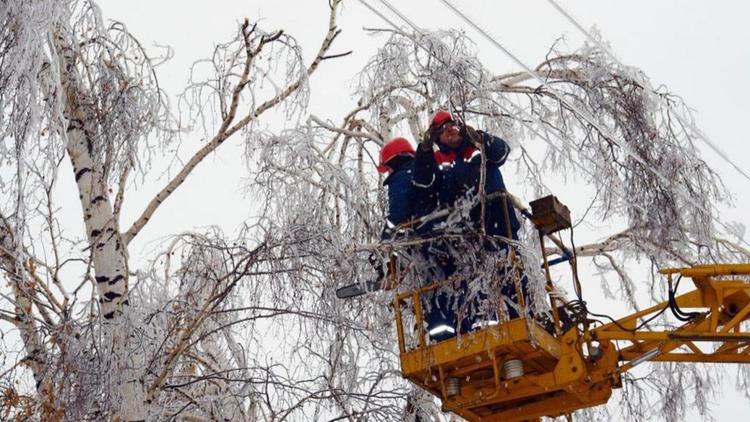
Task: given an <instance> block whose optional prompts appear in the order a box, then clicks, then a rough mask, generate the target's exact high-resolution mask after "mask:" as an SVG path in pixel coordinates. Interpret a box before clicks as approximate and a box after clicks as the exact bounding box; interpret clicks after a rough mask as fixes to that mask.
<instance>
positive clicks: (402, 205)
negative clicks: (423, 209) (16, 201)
mask: <svg viewBox="0 0 750 422" xmlns="http://www.w3.org/2000/svg"><path fill="white" fill-rule="evenodd" d="M413 163H414V147H412V145H411V143H410V142H409V141H408V140H407V139H406V138H402V137H397V138H393V139H391V140H390V141H388V142H386V143H385V145H383V148H382V149H381V150H380V162H379V163H378V171H379V172H380V173H384V174H387V175H388V176H387V177H386V178H385V180H384V181H383V186H387V187H388V219H387V226H386V230H384V233H383V235H384V237H388V233H389V232H388V229H392V228H394V227H396V226H398V225H399V224H401V223H404V222H406V221H408V220H410V219H411V218H412V216H413V214H414V195H413V193H412V183H411V174H412V167H413Z"/></svg>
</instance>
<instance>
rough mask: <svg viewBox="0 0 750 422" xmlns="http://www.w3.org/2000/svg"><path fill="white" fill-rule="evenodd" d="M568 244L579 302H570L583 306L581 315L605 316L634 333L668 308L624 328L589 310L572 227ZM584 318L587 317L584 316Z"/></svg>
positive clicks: (668, 306) (668, 305) (665, 307)
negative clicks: (636, 324) (584, 297)
mask: <svg viewBox="0 0 750 422" xmlns="http://www.w3.org/2000/svg"><path fill="white" fill-rule="evenodd" d="M570 246H571V248H572V249H573V259H572V260H571V261H570V265H571V267H572V268H573V278H574V281H575V283H574V287H575V290H576V296H578V302H580V303H574V302H576V301H572V302H570V303H574V306H578V307H582V308H583V309H582V312H583V315H592V316H595V317H598V318H606V319H608V320H610V321H612V323H614V324H615V325H616V326H617V327H618V328H620V329H621V330H623V331H627V332H631V333H634V332H636V331H638V330H640V329H641V328H643V327H644V326H646V325H648V324H649V323H650V322H651V321H653V320H655V319H656V318H658V317H659V316H660V315H661V314H663V313H664V311H666V310H667V308H670V304H671V303H670V304H667V305H666V306H664V307H663V308H662V309H660V310H659V312H657V313H656V314H654V315H653V316H652V317H651V318H648V319H646V320H644V321H643V322H641V323H640V324H639V325H638V326H636V327H635V328H626V327H625V326H623V325H622V324H620V323H619V322H618V321H617V320H616V319H614V318H612V317H611V316H609V315H607V314H597V313H594V312H591V311H590V310H589V309H588V308H587V307H586V302H585V301H584V300H583V298H582V296H583V294H582V292H581V282H580V280H579V279H578V265H577V259H578V254H577V253H576V244H575V241H574V240H573V227H571V228H570ZM678 282H679V281H678ZM675 290H676V289H675ZM670 292H671V289H670ZM675 305H676V303H675ZM566 309H567V306H566ZM678 309H679V308H678ZM573 312H575V311H573ZM579 312H580V311H579ZM673 312H674V310H673ZM576 316H577V317H579V318H580V317H581V315H580V314H579V315H576ZM584 318H588V317H587V316H584Z"/></svg>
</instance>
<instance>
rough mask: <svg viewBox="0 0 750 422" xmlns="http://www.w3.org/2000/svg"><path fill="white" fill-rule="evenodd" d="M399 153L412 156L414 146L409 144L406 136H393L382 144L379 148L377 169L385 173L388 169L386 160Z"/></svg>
mask: <svg viewBox="0 0 750 422" xmlns="http://www.w3.org/2000/svg"><path fill="white" fill-rule="evenodd" d="M399 155H409V156H411V157H413V156H414V147H413V146H411V143H410V142H409V141H407V140H406V138H401V137H398V138H393V139H391V140H390V141H388V142H386V143H385V145H383V148H382V149H381V150H380V164H378V171H379V172H381V173H387V172H388V170H389V168H388V166H387V164H388V162H389V161H391V159H393V158H394V157H397V156H399Z"/></svg>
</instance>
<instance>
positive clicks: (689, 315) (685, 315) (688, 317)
mask: <svg viewBox="0 0 750 422" xmlns="http://www.w3.org/2000/svg"><path fill="white" fill-rule="evenodd" d="M680 281H682V274H680V276H679V277H678V278H677V282H676V283H675V286H674V289H673V288H672V281H671V280H669V308H670V309H671V310H672V313H673V314H674V316H675V318H677V319H678V320H680V321H682V322H688V321H692V320H693V319H695V318H697V317H699V316H700V312H685V311H683V310H682V309H680V307H679V305H677V300H675V294H676V293H677V289H678V288H679V287H680Z"/></svg>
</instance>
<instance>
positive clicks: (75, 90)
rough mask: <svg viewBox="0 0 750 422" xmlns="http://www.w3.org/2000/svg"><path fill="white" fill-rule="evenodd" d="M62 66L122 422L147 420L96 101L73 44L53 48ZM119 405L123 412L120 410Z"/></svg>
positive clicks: (70, 147) (71, 143) (73, 155)
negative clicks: (97, 153)
mask: <svg viewBox="0 0 750 422" xmlns="http://www.w3.org/2000/svg"><path fill="white" fill-rule="evenodd" d="M55 47H56V50H57V54H58V57H59V60H60V75H61V86H62V88H63V91H64V105H65V107H64V116H65V118H66V119H67V122H68V127H67V144H66V150H67V152H68V157H69V158H70V161H71V164H72V167H73V172H74V174H75V181H76V185H77V187H78V197H79V199H80V201H81V208H82V210H83V222H84V225H85V229H86V236H87V239H88V244H89V247H90V253H91V265H92V267H93V270H94V279H95V281H96V290H97V297H98V298H99V309H100V315H101V318H102V322H103V327H102V328H103V329H104V331H105V334H107V335H109V340H110V341H111V348H112V349H111V350H112V355H113V357H114V362H113V367H114V368H115V370H116V371H117V373H116V376H115V385H114V386H113V387H114V388H115V389H116V390H117V391H113V392H112V393H114V397H119V398H120V400H119V401H115V402H114V403H113V404H115V408H116V409H118V408H119V409H118V411H117V412H118V413H119V414H118V415H117V416H119V418H120V419H122V420H125V421H139V420H145V419H146V414H147V412H146V406H145V397H146V395H145V389H144V386H143V380H142V379H140V377H139V376H138V371H139V369H142V367H143V363H144V360H145V358H144V356H140V355H138V354H137V353H130V352H129V350H128V347H127V346H128V336H129V334H128V331H129V330H128V326H127V325H126V324H125V320H126V318H123V316H124V314H126V312H127V307H128V263H127V250H126V248H125V247H124V245H123V243H122V240H121V235H120V232H119V229H118V224H117V220H116V218H115V214H114V212H113V206H112V201H111V200H110V197H109V187H108V184H107V180H106V176H105V174H104V168H103V165H102V163H99V162H97V161H95V157H94V148H95V147H94V146H95V145H96V137H97V135H98V134H97V125H96V120H95V119H96V116H95V115H94V112H93V111H92V110H90V109H87V107H86V104H88V103H90V102H91V101H92V100H91V99H89V98H87V93H85V92H83V90H82V89H80V86H81V85H80V84H79V75H78V74H77V72H76V62H75V57H76V56H75V52H74V50H73V48H72V47H71V46H70V44H66V43H65V41H63V40H61V39H58V40H57V43H56V44H55ZM117 403H119V406H118V405H117Z"/></svg>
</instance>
